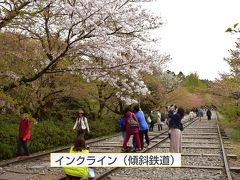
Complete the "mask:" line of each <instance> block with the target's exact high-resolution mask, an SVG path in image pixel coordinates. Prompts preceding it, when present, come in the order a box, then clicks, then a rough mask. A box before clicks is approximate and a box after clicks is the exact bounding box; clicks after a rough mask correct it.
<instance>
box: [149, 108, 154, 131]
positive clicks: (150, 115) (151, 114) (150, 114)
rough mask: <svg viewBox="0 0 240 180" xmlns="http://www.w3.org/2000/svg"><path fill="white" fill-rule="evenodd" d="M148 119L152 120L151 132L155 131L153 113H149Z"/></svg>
mask: <svg viewBox="0 0 240 180" xmlns="http://www.w3.org/2000/svg"><path fill="white" fill-rule="evenodd" d="M148 117H149V118H150V119H151V122H150V127H149V131H153V127H154V118H153V111H150V112H149V114H148Z"/></svg>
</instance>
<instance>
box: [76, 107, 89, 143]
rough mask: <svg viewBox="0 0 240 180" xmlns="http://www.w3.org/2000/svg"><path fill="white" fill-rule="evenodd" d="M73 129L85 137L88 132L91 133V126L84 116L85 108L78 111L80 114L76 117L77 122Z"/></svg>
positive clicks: (78, 134)
mask: <svg viewBox="0 0 240 180" xmlns="http://www.w3.org/2000/svg"><path fill="white" fill-rule="evenodd" d="M73 130H77V136H80V137H81V138H83V139H85V134H86V132H87V133H89V132H90V131H89V126H88V120H87V118H86V117H85V116H84V112H83V110H79V111H78V116H77V118H76V122H75V124H74V126H73Z"/></svg>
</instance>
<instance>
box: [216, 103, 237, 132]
mask: <svg viewBox="0 0 240 180" xmlns="http://www.w3.org/2000/svg"><path fill="white" fill-rule="evenodd" d="M219 111H220V112H221V114H223V115H224V117H225V118H226V119H227V120H228V121H230V122H231V121H240V119H239V116H240V108H239V106H238V105H236V104H234V103H230V102H228V103H224V104H223V106H221V107H219ZM239 125H240V122H239ZM239 127H240V126H239Z"/></svg>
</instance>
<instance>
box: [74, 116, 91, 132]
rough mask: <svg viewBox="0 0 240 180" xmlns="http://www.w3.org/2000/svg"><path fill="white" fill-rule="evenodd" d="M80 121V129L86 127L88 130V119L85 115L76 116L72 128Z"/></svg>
mask: <svg viewBox="0 0 240 180" xmlns="http://www.w3.org/2000/svg"><path fill="white" fill-rule="evenodd" d="M80 121H81V126H82V129H87V132H89V126H88V121H87V118H86V117H81V118H77V119H76V122H75V124H74V126H73V129H76V128H77V124H78V123H80Z"/></svg>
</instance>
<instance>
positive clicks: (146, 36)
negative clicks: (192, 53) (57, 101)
mask: <svg viewBox="0 0 240 180" xmlns="http://www.w3.org/2000/svg"><path fill="white" fill-rule="evenodd" d="M4 2H5V1H4ZM4 2H3V3H4ZM22 2H25V3H27V2H28V4H27V5H26V6H24V10H25V11H24V12H23V13H22V14H21V16H20V18H12V19H11V21H9V22H8V23H7V24H6V25H5V27H4V29H3V30H4V31H5V32H12V33H18V34H22V35H24V36H25V37H26V38H29V39H32V40H34V41H37V42H39V44H40V45H41V46H40V47H39V48H38V49H35V55H34V57H29V64H34V65H32V69H33V72H32V73H29V74H27V75H24V76H21V75H18V74H17V73H16V72H14V75H15V76H18V78H15V79H17V81H14V82H10V83H9V84H8V86H5V90H7V89H11V88H14V87H16V86H18V85H19V84H24V83H31V82H33V81H35V80H37V79H38V78H40V77H42V76H43V75H44V74H51V73H62V72H68V71H70V72H73V73H79V74H82V75H84V76H85V77H86V79H88V80H95V79H97V80H101V81H106V82H109V83H110V84H111V85H113V86H117V87H121V89H123V91H124V90H125V89H126V90H128V91H129V92H133V91H134V90H133V88H132V89H131V90H130V88H131V87H134V89H137V90H138V91H142V92H141V93H146V91H147V89H146V86H145V85H144V84H142V81H141V78H140V74H141V72H142V71H147V72H151V71H152V67H156V68H161V66H162V64H163V63H164V62H166V61H167V60H168V58H166V57H165V56H162V55H160V54H159V53H158V52H157V51H156V50H152V48H151V47H149V46H148V45H147V44H148V43H149V42H152V41H154V40H153V39H151V36H150V32H151V30H153V29H156V28H159V27H160V25H161V24H162V23H161V18H160V17H158V16H154V15H152V14H151V13H149V12H148V11H147V10H145V9H144V8H143V7H142V3H139V2H141V1H130V0H101V1H100V0H96V1H91V0H81V1H80V0H55V1H53V0H46V1H22ZM5 6H6V5H3V6H2V7H5ZM28 12H31V13H28ZM33 62H34V63H33ZM9 74H11V73H9ZM124 77H127V78H124ZM130 81H131V82H130ZM119 84H121V86H120V85H119ZM118 95H119V97H121V95H122V92H119V93H118Z"/></svg>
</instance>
